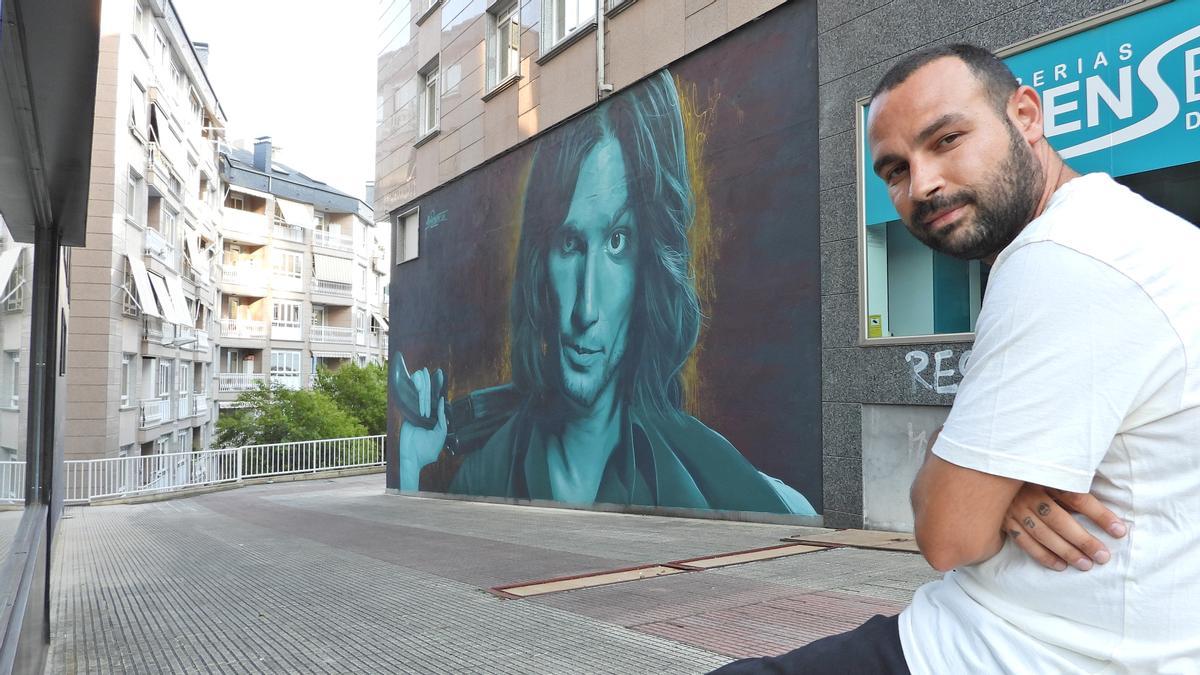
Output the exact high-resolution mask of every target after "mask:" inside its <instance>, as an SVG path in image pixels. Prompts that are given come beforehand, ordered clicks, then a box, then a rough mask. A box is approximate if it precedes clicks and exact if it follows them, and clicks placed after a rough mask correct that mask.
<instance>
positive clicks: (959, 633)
mask: <svg viewBox="0 0 1200 675" xmlns="http://www.w3.org/2000/svg"><path fill="white" fill-rule="evenodd" d="M867 137H868V140H869V142H870V145H871V152H872V155H873V157H874V166H873V167H872V168H873V170H874V171H875V173H876V174H877V175H879V176H880V177H881V178H882V179H883V180H884V181H885V182H886V183H887V187H888V192H889V195H890V197H891V199H892V203H893V204H894V205H895V206H896V209H897V211H898V212H899V213H900V216H901V218H902V219H903V220H904V222H905V225H906V226H907V227H908V229H909V231H910V232H912V233H913V235H914V236H916V237H917V238H918V239H920V240H921V241H922V242H924V243H925V244H927V245H928V246H929V247H931V248H933V249H935V250H938V251H941V252H943V253H947V254H949V255H952V256H955V257H959V258H966V259H978V260H983V261H985V262H987V263H989V264H991V265H992V271H991V274H990V277H989V283H988V289H987V295H986V297H985V298H984V302H983V308H982V311H981V312H980V315H979V320H978V325H977V329H976V340H975V345H974V351H973V355H972V359H971V369H970V371H969V372H968V373H967V375H965V376H964V378H963V380H962V383H961V385H960V387H959V391H958V395H957V397H956V399H955V401H954V405H953V407H952V409H951V411H950V415H949V418H948V419H947V421H946V425H945V427H944V428H943V429H942V431H941V433H940V435H938V436H937V437H936V440H935V441H934V442H933V443H932V445H931V451H930V452H929V453H928V454H927V455H926V458H925V462H924V465H923V466H922V467H921V470H920V471H919V473H918V475H917V478H916V480H915V481H914V483H913V487H912V503H913V512H914V517H915V533H916V538H917V543H918V545H919V546H920V549H921V552H922V554H924V556H925V557H926V559H927V560H928V561H929V562H930V564H931V565H933V566H934V567H935V568H937V569H938V570H941V571H946V572H948V573H947V574H946V575H945V577H944V578H943V579H942V580H940V581H937V582H933V583H930V584H927V585H925V586H923V587H921V588H920V589H918V591H917V592H916V594H915V596H914V598H913V602H912V605H911V606H909V607H908V608H906V609H905V610H904V611H903V612H902V613H901V614H900V615H899V616H897V617H891V618H884V617H875V618H873V619H871V620H870V621H868V622H867V623H866V624H864V625H863V626H862V627H860V628H858V629H856V630H854V631H851V632H849V633H845V634H843V635H838V636H833V637H830V638H826V639H824V640H819V641H817V642H814V643H812V644H810V645H808V646H807V647H803V648H801V649H798V650H796V651H793V652H791V653H789V654H785V655H783V656H781V657H778V658H768V659H759V660H747V661H740V662H736V663H734V664H730V666H728V667H727V669H728V670H727V672H733V673H742V672H760V671H768V672H804V673H824V672H837V673H849V672H869V673H879V672H901V673H903V672H910V671H911V672H917V673H983V672H1021V673H1095V672H1100V671H1104V672H1147V673H1149V672H1154V673H1168V672H1170V673H1177V672H1196V669H1197V664H1198V663H1200V630H1197V626H1200V587H1198V585H1197V584H1198V583H1200V582H1198V581H1197V579H1200V564H1198V563H1197V561H1196V559H1195V557H1194V551H1195V550H1196V548H1197V545H1200V448H1197V446H1196V440H1197V439H1200V275H1196V274H1195V273H1194V271H1193V270H1194V267H1195V264H1196V263H1195V261H1196V260H1198V259H1200V230H1197V229H1196V228H1195V227H1193V226H1192V225H1190V224H1189V223H1187V222H1186V221H1183V220H1182V219H1180V218H1177V217H1176V216H1174V215H1172V214H1170V213H1168V212H1166V211H1164V210H1162V209H1160V208H1158V207H1156V206H1154V205H1152V204H1150V203H1149V202H1147V201H1145V200H1144V199H1142V198H1141V197H1139V196H1137V195H1136V194H1134V193H1132V192H1130V191H1129V190H1127V189H1126V188H1124V187H1122V186H1120V185H1119V184H1117V183H1116V182H1114V181H1113V180H1112V179H1111V178H1110V177H1109V176H1107V175H1105V174H1089V175H1086V176H1080V175H1079V174H1077V173H1076V172H1074V171H1072V170H1071V169H1070V167H1068V166H1066V165H1065V164H1064V163H1063V161H1062V159H1061V158H1060V157H1059V156H1058V155H1057V154H1056V153H1055V151H1054V150H1053V149H1052V148H1051V147H1050V145H1049V144H1048V143H1047V141H1046V138H1045V136H1044V135H1043V120H1042V108H1041V104H1040V101H1039V99H1038V95H1037V92H1036V91H1035V90H1033V89H1032V88H1030V87H1027V86H1019V85H1018V82H1017V81H1016V80H1015V79H1014V78H1013V76H1012V73H1011V72H1010V71H1009V70H1008V69H1007V68H1006V67H1005V66H1004V64H1003V63H1002V62H1001V61H1000V60H999V59H997V58H996V57H995V56H993V55H992V54H991V53H989V52H987V51H986V50H983V49H980V48H978V47H973V46H970V45H949V46H938V47H932V48H929V49H926V50H923V51H919V52H917V53H915V54H913V55H911V56H909V57H907V58H905V59H904V60H903V61H901V62H900V63H899V64H897V65H896V66H894V67H893V68H892V69H891V70H890V71H889V72H888V73H887V74H886V75H885V76H884V78H883V80H882V81H881V82H880V84H879V86H878V87H877V89H876V91H875V93H874V96H873V97H872V101H871V108H870V115H869V118H868V128H867ZM1089 493H1090V494H1089ZM1064 506H1074V507H1077V508H1076V510H1078V511H1081V513H1068V512H1067V511H1064V508H1063V507H1064ZM1114 514H1115V515H1114ZM1110 535H1111V536H1110ZM1125 535H1128V536H1125ZM1102 541H1106V542H1107V544H1105V543H1102Z"/></svg>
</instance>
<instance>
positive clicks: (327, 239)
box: [313, 230, 354, 251]
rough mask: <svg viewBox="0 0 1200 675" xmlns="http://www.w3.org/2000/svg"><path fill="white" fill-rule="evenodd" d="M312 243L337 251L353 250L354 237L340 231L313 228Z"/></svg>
mask: <svg viewBox="0 0 1200 675" xmlns="http://www.w3.org/2000/svg"><path fill="white" fill-rule="evenodd" d="M313 244H315V245H317V246H324V247H325V248H334V249H337V250H339V251H353V250H354V237H352V236H349V235H345V234H342V233H340V232H326V231H324V230H313Z"/></svg>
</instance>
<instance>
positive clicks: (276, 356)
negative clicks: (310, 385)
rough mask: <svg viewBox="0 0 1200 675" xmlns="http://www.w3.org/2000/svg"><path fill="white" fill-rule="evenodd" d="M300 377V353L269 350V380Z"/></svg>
mask: <svg viewBox="0 0 1200 675" xmlns="http://www.w3.org/2000/svg"><path fill="white" fill-rule="evenodd" d="M299 376H300V352H299V351H294V350H283V349H272V350H271V379H275V378H295V377H299Z"/></svg>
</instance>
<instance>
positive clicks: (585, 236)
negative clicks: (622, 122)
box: [547, 135, 637, 408]
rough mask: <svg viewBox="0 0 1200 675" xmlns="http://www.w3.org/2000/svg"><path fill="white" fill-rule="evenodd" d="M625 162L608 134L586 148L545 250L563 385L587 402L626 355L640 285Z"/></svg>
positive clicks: (584, 404)
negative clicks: (564, 212)
mask: <svg viewBox="0 0 1200 675" xmlns="http://www.w3.org/2000/svg"><path fill="white" fill-rule="evenodd" d="M626 180H627V178H626V174H625V161H624V156H623V154H622V152H621V146H620V144H619V143H618V142H617V141H616V139H614V138H613V137H612V136H611V135H608V136H605V137H604V139H603V140H601V141H600V142H599V143H597V144H596V146H595V147H593V148H592V150H591V151H590V152H589V153H588V154H587V156H586V157H585V158H584V160H583V164H582V165H581V166H580V170H579V178H578V180H577V182H576V187H575V192H574V195H573V196H572V198H571V203H570V207H569V208H568V211H567V217H566V220H565V221H564V222H563V223H562V224H560V225H559V226H558V229H557V232H556V233H555V237H554V239H553V240H552V241H553V244H554V246H553V247H552V248H551V249H550V251H549V253H548V257H549V260H548V261H547V267H548V272H549V275H548V276H549V281H550V287H551V295H552V297H553V299H554V302H555V306H556V308H557V318H558V326H557V327H558V331H559V345H558V347H559V363H560V366H561V373H562V388H563V392H564V393H565V394H566V396H567V398H569V399H570V400H571V401H573V402H574V403H575V404H576V405H579V406H582V407H584V408H590V407H592V406H593V405H595V403H596V400H597V398H598V397H599V396H600V394H601V392H602V391H604V389H605V388H606V387H609V386H611V385H612V384H613V381H614V377H615V375H616V372H617V370H618V367H619V365H620V363H621V358H622V356H624V354H625V346H626V343H627V341H628V334H629V323H630V319H631V317H632V315H633V298H634V293H635V290H636V286H637V275H636V263H637V235H636V232H637V231H636V223H635V222H634V218H633V211H632V210H630V209H629V208H628V202H629V191H628V189H627V185H626Z"/></svg>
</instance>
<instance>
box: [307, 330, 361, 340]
mask: <svg viewBox="0 0 1200 675" xmlns="http://www.w3.org/2000/svg"><path fill="white" fill-rule="evenodd" d="M308 339H309V340H311V341H313V342H337V343H340V344H350V343H352V342H354V329H353V328H343V327H341V326H312V327H311V328H309V331H308Z"/></svg>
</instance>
